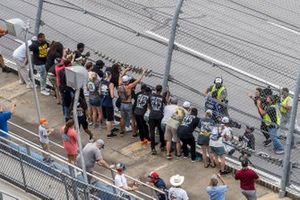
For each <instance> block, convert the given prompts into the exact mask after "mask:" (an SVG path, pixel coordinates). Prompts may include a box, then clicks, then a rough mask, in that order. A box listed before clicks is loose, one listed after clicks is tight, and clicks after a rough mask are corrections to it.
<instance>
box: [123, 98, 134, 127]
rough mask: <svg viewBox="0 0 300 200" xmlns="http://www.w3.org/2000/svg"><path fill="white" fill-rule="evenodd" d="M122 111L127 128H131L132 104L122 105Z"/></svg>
mask: <svg viewBox="0 0 300 200" xmlns="http://www.w3.org/2000/svg"><path fill="white" fill-rule="evenodd" d="M120 111H121V116H122V118H123V119H124V121H125V125H126V127H129V126H130V119H131V117H132V104H131V103H121V107H120Z"/></svg>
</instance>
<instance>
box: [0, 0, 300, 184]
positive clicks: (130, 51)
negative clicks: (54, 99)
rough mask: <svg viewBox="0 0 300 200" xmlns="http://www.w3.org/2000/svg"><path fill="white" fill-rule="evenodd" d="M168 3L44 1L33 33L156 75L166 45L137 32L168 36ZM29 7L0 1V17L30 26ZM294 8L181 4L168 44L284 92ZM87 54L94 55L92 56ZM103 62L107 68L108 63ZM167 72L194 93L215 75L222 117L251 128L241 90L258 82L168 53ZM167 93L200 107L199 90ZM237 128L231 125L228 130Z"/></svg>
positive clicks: (30, 0) (289, 76)
mask: <svg viewBox="0 0 300 200" xmlns="http://www.w3.org/2000/svg"><path fill="white" fill-rule="evenodd" d="M175 5H176V1H175V0H169V1H167V0H159V1H158V0H151V1H150V0H139V1H133V0H110V1H108V0H103V1H100V0H87V1H82V0H72V1H71V0H51V1H45V2H44V9H43V14H42V20H43V22H44V23H45V25H44V26H43V27H42V28H41V31H42V32H44V33H46V35H47V38H48V39H50V40H55V41H61V42H62V43H63V44H64V46H65V47H69V48H71V49H75V48H76V43H78V42H84V43H85V44H86V46H87V49H88V50H90V51H91V52H96V51H97V52H102V53H104V54H105V55H107V56H109V57H110V58H114V59H117V60H118V61H121V62H124V63H129V64H132V65H136V66H145V67H147V68H149V69H151V70H153V71H154V72H155V73H156V74H157V75H159V74H163V72H164V66H165V60H166V55H167V46H165V45H163V44H160V43H157V42H156V41H154V40H151V39H149V38H145V37H144V36H143V35H144V34H146V32H147V31H151V32H154V33H156V34H159V35H161V36H163V37H166V38H168V37H169V32H170V26H171V19H172V14H173V13H174V10H175ZM36 6H37V0H10V1H6V0H3V1H0V7H1V12H0V18H1V19H9V18H15V17H18V18H22V19H24V20H26V19H30V20H31V24H32V25H34V19H35V15H36ZM299 7H300V2H299V1H296V0H286V1H280V0H265V1H259V0H252V1H246V0H239V1H236V0H218V1H217V0H189V1H185V2H184V4H183V7H182V13H181V15H180V19H179V22H178V31H177V36H176V42H177V43H179V44H182V45H184V46H187V47H189V48H192V49H193V50H196V51H199V52H201V53H203V54H206V55H208V56H211V57H213V58H215V59H218V60H220V61H222V62H225V63H227V64H230V65H232V66H234V67H236V68H238V69H241V70H243V71H245V72H248V73H251V74H253V75H255V76H257V77H259V78H262V79H264V80H266V81H269V82H271V83H274V84H277V85H279V86H281V87H288V88H290V90H291V91H292V90H294V88H295V80H296V76H297V66H299V64H300V56H299V55H300V54H299V51H300V50H299V48H298V47H299V44H300V35H299V34H297V32H296V31H299V30H300V21H299V20H298V19H299V16H300V12H299ZM84 10H85V11H86V13H85V14H84V12H83V11H84ZM293 30H294V31H293ZM32 31H33V28H32ZM17 46H18V43H17V42H15V41H14V38H12V37H10V36H8V37H4V38H1V40H0V50H1V52H2V54H3V55H4V56H5V57H6V58H8V59H12V58H11V54H12V51H13V49H15V48H16V47H17ZM92 58H93V59H94V60H96V59H98V58H99V57H98V56H97V55H96V54H93V53H92ZM106 64H107V65H111V63H110V62H108V61H106ZM171 76H172V78H173V79H175V80H177V81H179V82H181V83H184V84H185V85H188V86H190V87H191V88H193V89H195V90H197V91H200V92H202V93H203V92H204V91H205V89H206V88H207V87H208V85H210V84H212V82H213V80H214V78H215V77H216V76H222V77H223V79H224V84H225V85H226V87H227V88H228V94H229V105H230V106H231V107H233V108H232V109H229V112H230V116H231V117H232V118H234V119H236V120H237V121H239V122H241V123H243V124H249V125H252V126H255V127H256V128H259V125H260V122H259V120H258V114H257V111H256V108H255V107H254V105H253V102H252V101H251V100H250V99H249V98H248V97H247V93H248V92H251V91H254V90H255V88H256V87H257V86H266V85H263V84H261V83H259V82H257V81H254V80H251V79H249V78H247V77H244V76H242V75H240V74H237V73H235V72H232V71H229V70H226V71H225V69H224V68H221V67H218V66H212V65H211V64H208V63H206V62H203V61H202V60H200V59H198V58H195V57H192V56H190V55H187V54H185V53H182V52H179V51H176V50H175V51H174V53H173V61H172V69H171ZM161 81H162V80H161V78H160V77H153V76H152V77H150V78H147V79H146V80H145V82H146V83H149V84H151V85H155V84H157V83H161ZM170 90H171V91H172V92H173V93H174V94H176V95H177V96H180V97H182V98H184V99H187V100H189V101H191V102H193V104H194V105H195V106H197V107H199V108H201V109H203V105H204V98H203V96H201V94H200V95H199V94H196V93H194V92H192V91H190V90H189V89H187V88H184V87H181V86H179V85H178V84H174V83H170ZM201 114H202V112H201ZM298 121H299V120H298ZM240 133H241V131H238V130H235V134H240ZM256 133H257V134H256V141H257V151H263V152H266V153H268V154H270V155H273V153H272V147H268V148H264V147H263V146H262V141H263V137H262V135H261V134H260V133H259V132H258V131H256ZM296 155H299V148H296V149H294V150H293V153H292V161H295V162H297V161H299V156H296ZM273 156H275V155H273ZM275 157H278V156H275ZM279 157H280V156H279ZM252 162H253V163H254V165H255V166H257V167H260V168H264V169H266V170H267V171H268V172H270V173H273V174H275V175H280V174H281V168H280V167H276V166H274V165H272V164H270V163H267V162H266V161H264V160H262V159H260V158H256V157H253V158H252ZM294 172H295V173H293V176H292V179H293V180H294V181H296V182H298V183H300V171H299V170H294Z"/></svg>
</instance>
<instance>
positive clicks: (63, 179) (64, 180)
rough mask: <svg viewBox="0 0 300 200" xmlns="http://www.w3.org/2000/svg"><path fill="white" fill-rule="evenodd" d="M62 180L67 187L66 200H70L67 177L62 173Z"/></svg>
mask: <svg viewBox="0 0 300 200" xmlns="http://www.w3.org/2000/svg"><path fill="white" fill-rule="evenodd" d="M61 180H62V182H63V184H64V186H65V191H66V198H67V200H69V199H70V197H69V191H68V186H67V182H66V177H65V175H64V174H62V173H61ZM72 182H73V180H72Z"/></svg>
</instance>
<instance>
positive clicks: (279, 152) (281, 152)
mask: <svg viewBox="0 0 300 200" xmlns="http://www.w3.org/2000/svg"><path fill="white" fill-rule="evenodd" d="M275 154H277V155H282V154H284V150H276V151H275Z"/></svg>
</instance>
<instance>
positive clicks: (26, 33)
mask: <svg viewBox="0 0 300 200" xmlns="http://www.w3.org/2000/svg"><path fill="white" fill-rule="evenodd" d="M29 27H30V24H29V21H28V22H27V24H26V27H25V41H24V42H25V47H26V54H27V59H28V64H29V71H30V75H31V79H32V80H31V81H32V86H33V93H34V100H35V107H36V111H37V116H38V122H39V121H40V118H41V107H40V101H39V97H38V94H37V90H36V85H35V79H34V74H33V66H32V60H31V54H30V52H29V47H28V39H27V37H28V31H29Z"/></svg>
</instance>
